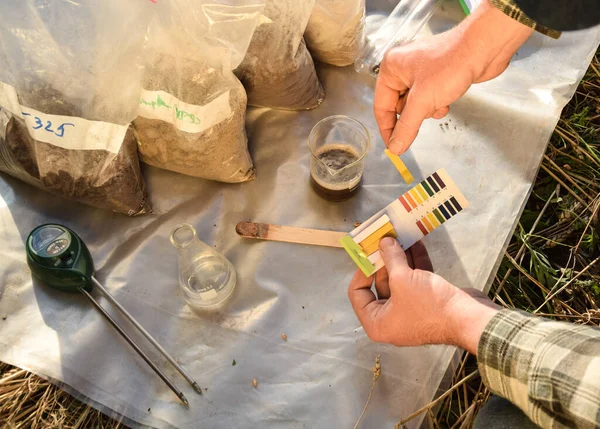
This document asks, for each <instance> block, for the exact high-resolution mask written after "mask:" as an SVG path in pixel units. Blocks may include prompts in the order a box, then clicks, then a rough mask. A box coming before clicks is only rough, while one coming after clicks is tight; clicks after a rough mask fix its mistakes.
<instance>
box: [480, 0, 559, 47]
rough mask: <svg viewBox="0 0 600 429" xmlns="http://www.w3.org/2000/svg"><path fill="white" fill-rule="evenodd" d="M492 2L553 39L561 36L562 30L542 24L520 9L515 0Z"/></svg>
mask: <svg viewBox="0 0 600 429" xmlns="http://www.w3.org/2000/svg"><path fill="white" fill-rule="evenodd" d="M490 3H491V4H492V6H494V7H495V8H497V9H500V10H501V11H502V12H503V13H504V14H505V15H508V16H510V17H511V18H512V19H514V20H517V21H519V22H520V23H521V24H524V25H526V26H528V27H531V28H533V29H534V30H535V31H538V32H540V33H542V34H545V35H546V36H549V37H552V38H553V39H558V38H559V37H560V31H556V30H552V29H551V28H548V27H545V26H543V25H540V24H538V23H537V22H535V21H534V20H533V19H531V18H530V17H528V16H527V15H525V13H524V12H523V11H522V10H521V9H519V6H517V5H516V3H515V2H514V0H490ZM548 7H551V6H548Z"/></svg>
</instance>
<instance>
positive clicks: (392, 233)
mask: <svg viewBox="0 0 600 429" xmlns="http://www.w3.org/2000/svg"><path fill="white" fill-rule="evenodd" d="M383 237H393V238H396V237H398V235H397V234H396V231H394V230H393V229H392V230H391V231H390V232H388V233H387V234H385V235H383V236H381V237H379V238H378V239H377V240H375V241H374V242H372V243H371V244H369V245H368V246H363V245H361V246H360V247H361V248H362V249H363V250H364V251H365V253H366V254H367V255H368V256H370V255H372V254H373V253H375V252H377V251H378V250H379V242H380V241H381V240H382V239H383Z"/></svg>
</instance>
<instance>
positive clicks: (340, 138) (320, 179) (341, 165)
mask: <svg viewBox="0 0 600 429" xmlns="http://www.w3.org/2000/svg"><path fill="white" fill-rule="evenodd" d="M370 143H371V139H370V136H369V132H368V131H367V129H366V128H365V127H364V125H363V124H361V123H360V122H358V121H357V120H356V119H352V118H350V117H348V116H343V115H336V116H329V117H327V118H325V119H322V120H321V121H319V122H318V123H317V124H316V125H315V126H314V127H313V129H312V131H311V132H310V135H309V137H308V147H309V149H310V153H311V158H310V182H311V185H312V187H313V189H314V190H315V192H316V193H317V194H318V195H319V196H321V197H322V198H325V199H326V200H329V201H344V200H347V199H348V198H350V197H352V196H353V195H354V193H355V192H356V191H357V190H358V188H359V187H360V184H361V182H362V176H363V170H364V160H365V156H366V155H367V152H368V151H369V146H370Z"/></svg>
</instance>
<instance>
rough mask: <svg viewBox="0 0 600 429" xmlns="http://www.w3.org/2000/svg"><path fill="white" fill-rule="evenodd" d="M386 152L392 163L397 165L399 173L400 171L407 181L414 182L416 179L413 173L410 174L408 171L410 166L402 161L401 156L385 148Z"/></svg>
mask: <svg viewBox="0 0 600 429" xmlns="http://www.w3.org/2000/svg"><path fill="white" fill-rule="evenodd" d="M385 154H386V155H387V157H388V158H389V159H390V161H392V164H394V167H396V170H398V173H400V175H401V176H402V178H403V179H404V181H405V182H406V183H412V182H413V181H414V180H415V179H414V177H413V175H412V174H410V171H408V168H406V165H405V164H404V163H403V162H402V160H401V159H400V157H399V156H397V155H394V154H393V153H392V152H390V150H389V149H386V150H385Z"/></svg>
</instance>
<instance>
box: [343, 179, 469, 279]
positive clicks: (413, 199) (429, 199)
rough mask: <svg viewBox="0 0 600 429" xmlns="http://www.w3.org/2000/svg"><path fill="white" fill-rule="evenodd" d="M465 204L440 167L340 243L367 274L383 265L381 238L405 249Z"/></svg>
mask: <svg viewBox="0 0 600 429" xmlns="http://www.w3.org/2000/svg"><path fill="white" fill-rule="evenodd" d="M468 205H469V203H468V202H467V200H466V199H465V197H464V196H463V194H462V193H461V192H460V190H459V189H458V187H457V186H456V185H455V183H454V182H453V181H452V179H450V176H449V175H448V173H447V172H446V170H444V169H441V170H438V171H436V172H435V173H433V174H432V175H431V176H429V177H428V178H427V179H425V180H423V181H422V182H421V183H419V184H417V185H416V186H415V187H413V188H412V189H411V190H410V191H408V192H407V193H405V194H404V195H402V196H401V197H400V198H398V199H397V200H394V201H393V202H392V203H391V204H389V205H388V206H387V207H385V208H384V209H383V210H381V211H380V212H379V213H377V214H376V215H375V216H373V217H371V218H370V219H369V220H367V221H366V222H364V223H363V224H362V225H361V226H359V227H358V228H356V229H355V230H354V231H352V232H351V233H350V234H348V235H347V236H346V237H344V238H342V240H341V243H342V245H343V246H344V248H345V249H346V251H347V252H348V254H349V255H350V257H352V259H353V260H354V262H355V263H356V264H357V265H358V267H359V268H360V269H361V270H362V272H363V273H364V274H365V275H366V276H370V275H372V274H373V273H375V272H376V271H377V270H379V269H380V268H382V267H383V265H384V264H383V260H382V259H381V256H380V254H379V242H380V241H381V239H383V238H384V237H394V238H396V240H397V241H398V242H399V243H400V245H401V246H402V248H403V249H404V250H406V249H408V248H409V247H410V246H412V245H413V244H414V243H416V242H417V241H419V240H420V239H421V238H423V237H424V236H425V235H427V234H429V233H430V232H432V231H433V230H434V229H436V228H438V227H440V226H442V225H443V224H444V223H446V222H447V221H448V220H450V218H452V217H453V216H455V215H456V214H458V213H460V212H461V211H463V210H464V209H465V208H467V207H468Z"/></svg>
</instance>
